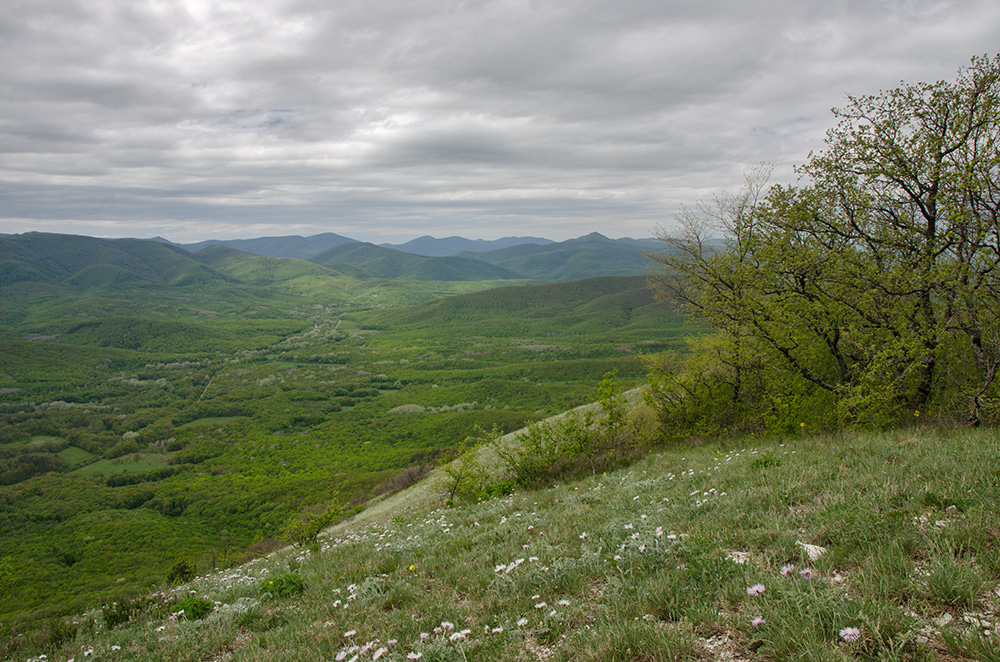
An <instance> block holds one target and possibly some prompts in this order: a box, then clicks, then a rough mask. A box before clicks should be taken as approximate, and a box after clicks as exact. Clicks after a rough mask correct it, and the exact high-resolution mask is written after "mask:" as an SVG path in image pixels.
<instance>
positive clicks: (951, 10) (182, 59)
mask: <svg viewBox="0 0 1000 662" xmlns="http://www.w3.org/2000/svg"><path fill="white" fill-rule="evenodd" d="M997 28H1000V7H996V6H994V4H993V3H989V2H987V1H986V0H976V1H973V2H957V1H956V2H937V1H933V0H880V1H878V2H871V1H870V0H841V1H839V2H828V1H822V2H821V1H819V0H810V1H805V2H796V3H789V2H779V1H778V0H770V1H767V2H754V3H748V2H745V1H740V2H737V1H735V0H726V1H718V2H712V3H706V2H703V1H698V2H694V1H691V2H681V1H677V0H674V1H670V2H664V1H663V0H648V1H640V0H636V1H634V2H625V3H607V2H604V1H603V0H601V1H598V0H559V1H555V0H479V1H471V0H470V1H461V0H455V1H453V2H442V1H441V0H405V1H404V0H391V1H390V0H382V1H377V2H376V1H372V0H340V1H338V2H336V3H330V2H327V1H326V0H322V1H320V0H287V1H286V0H259V1H258V2H254V3H252V4H251V5H250V6H249V10H248V8H247V6H246V5H240V6H236V5H231V4H229V3H225V2H222V1H221V0H217V1H216V0H205V1H203V2H198V3H189V4H188V3H169V2H168V3H163V2H154V1H152V0H148V1H147V0H135V1H134V2H129V3H121V2H112V1H110V0H109V1H107V2H94V3H79V2H73V1H70V0H66V1H65V2H59V1H58V0H31V1H28V0H12V2H11V3H9V7H6V8H5V12H4V13H3V16H2V17H0V64H3V65H4V66H3V67H0V193H2V196H0V232H12V231H23V230H26V229H31V228H33V227H36V228H38V229H43V227H44V228H49V229H51V228H53V227H59V228H73V227H81V228H85V229H87V230H88V231H90V232H97V231H98V230H100V233H102V234H106V235H115V234H133V235H147V236H148V235H151V234H163V233H165V232H168V231H172V232H176V233H178V234H177V236H170V238H172V239H175V240H177V241H187V240H192V241H193V240H197V239H201V238H206V237H212V236H215V237H218V236H253V235H257V234H272V235H273V234H284V233H314V232H322V231H328V230H329V231H335V232H340V233H343V234H349V235H350V234H352V233H354V234H353V235H352V236H358V237H359V238H363V239H368V238H371V239H378V238H379V236H380V235H384V236H392V237H394V238H406V237H408V236H416V235H420V234H428V233H429V234H442V235H443V234H456V233H459V232H461V233H463V234H468V235H476V236H498V235H500V234H514V233H530V234H545V233H546V232H544V231H543V230H546V229H549V231H548V232H549V234H551V235H552V236H553V237H554V238H562V237H566V236H573V235H576V234H583V233H585V232H590V231H593V230H598V231H605V232H610V233H612V234H614V233H615V232H617V231H619V230H620V231H621V232H622V234H631V235H633V236H638V235H645V234H648V233H649V232H650V231H651V230H652V229H653V228H654V227H655V226H656V225H658V224H661V223H669V220H670V217H671V215H672V214H673V213H674V212H676V211H677V209H678V208H679V206H680V205H681V204H692V203H693V202H695V201H696V200H697V199H698V198H699V197H705V196H706V195H707V196H710V195H712V194H713V193H715V192H718V191H720V190H722V189H726V188H733V187H735V186H738V185H739V184H740V182H741V173H742V171H743V170H744V169H745V168H746V167H747V166H748V165H752V164H755V163H758V162H760V161H770V162H774V163H775V164H776V165H777V166H778V167H777V169H776V171H775V174H776V177H786V178H788V177H792V176H793V175H792V172H791V166H792V164H794V163H796V162H801V161H803V160H804V159H805V158H806V155H807V154H808V152H809V150H810V149H816V148H819V147H821V146H822V139H823V133H824V131H825V129H826V128H827V127H828V126H829V125H830V122H831V116H830V114H829V109H830V107H832V106H836V105H840V104H842V103H843V101H844V95H845V94H848V93H853V94H864V93H872V92H876V91H878V90H879V89H884V88H888V87H892V86H894V85H896V84H898V82H899V81H900V80H908V81H917V80H934V79H939V78H950V77H952V76H954V74H955V71H956V69H957V68H958V67H959V66H961V65H962V64H964V63H966V62H967V61H968V59H969V57H971V56H972V55H976V54H981V53H984V52H987V51H988V50H989V49H995V48H996V40H995V35H996V33H997ZM77 224H79V225H77ZM143 229H149V230H151V231H149V232H143V231H142V230H143ZM126 230H127V232H126ZM161 230H162V232H161ZM168 236H169V235H168Z"/></svg>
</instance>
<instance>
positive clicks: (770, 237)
mask: <svg viewBox="0 0 1000 662" xmlns="http://www.w3.org/2000/svg"><path fill="white" fill-rule="evenodd" d="M833 113H834V115H835V117H836V120H837V122H836V124H835V126H834V127H833V128H831V129H830V130H829V131H828V132H827V136H826V143H825V149H823V150H822V151H820V152H818V153H813V154H810V155H809V158H808V160H807V161H806V163H805V164H804V165H802V166H801V167H800V168H799V173H800V175H802V178H801V180H800V182H799V185H797V186H780V185H774V186H768V184H767V179H768V176H769V174H770V172H769V169H768V168H766V167H764V168H758V169H756V170H754V171H752V172H751V173H750V174H749V175H748V177H747V183H746V186H745V187H744V188H743V190H742V191H741V192H740V193H739V194H736V195H729V196H723V197H720V198H718V199H716V200H715V201H714V202H713V203H711V204H702V205H699V206H698V207H697V208H694V209H689V210H686V212H685V213H684V214H683V215H682V217H681V219H680V220H681V223H680V229H679V230H678V231H675V232H670V233H668V232H665V231H661V232H660V234H659V236H660V238H661V239H662V240H663V241H664V242H665V243H666V247H667V249H668V250H666V251H664V252H663V253H662V254H660V255H657V256H654V257H655V259H656V260H657V261H658V262H659V263H660V264H661V266H662V270H661V272H660V273H659V275H658V276H656V277H655V278H654V285H655V286H656V288H657V290H658V291H659V292H660V294H661V295H663V296H669V297H676V298H679V299H680V300H681V301H682V302H683V303H684V304H685V305H686V307H687V309H688V310H689V311H690V312H691V313H692V314H694V315H695V316H696V317H697V318H699V319H700V320H702V321H703V322H705V323H707V324H709V325H711V326H713V327H714V328H716V329H717V330H718V332H719V336H718V338H716V339H715V341H714V342H715V343H716V345H715V346H714V351H715V355H716V357H717V361H716V364H715V366H714V368H713V370H714V372H713V375H714V376H713V377H712V380H714V383H715V387H716V388H718V387H719V386H720V385H723V384H724V385H725V388H724V390H725V391H726V393H727V395H728V399H729V400H730V401H731V402H733V403H734V406H735V407H736V410H734V412H736V411H742V414H734V415H737V416H740V415H742V416H746V415H747V412H748V411H749V408H755V409H756V410H757V411H758V412H759V411H761V410H762V409H763V410H770V411H772V412H773V411H775V408H776V407H779V408H780V406H785V407H786V409H787V408H788V403H789V399H790V398H791V399H792V400H794V401H795V402H797V403H799V406H800V407H815V406H816V405H817V404H819V403H820V402H822V404H823V407H824V409H825V410H826V411H828V412H829V413H830V415H831V416H833V415H837V416H839V417H840V422H843V421H845V420H847V421H849V422H854V423H857V422H864V423H871V424H875V425H886V424H891V423H894V422H896V421H898V420H899V418H900V417H901V416H918V415H920V413H921V410H925V414H926V410H928V409H930V410H933V411H934V412H936V413H938V414H940V415H942V416H951V417H954V416H961V417H964V418H965V419H966V420H968V421H970V422H971V423H973V424H978V423H979V422H980V421H983V420H985V419H990V420H992V419H993V418H995V416H996V414H997V400H996V397H997V385H996V376H997V368H998V366H1000V276H998V271H997V267H998V263H1000V149H998V147H1000V56H998V57H994V58H992V59H990V58H987V57H980V58H974V59H973V60H972V62H971V64H970V65H969V66H968V67H965V68H963V69H961V70H959V72H958V75H957V77H956V79H955V80H954V81H940V82H937V83H917V84H906V83H904V84H901V85H900V86H899V87H897V88H895V89H892V90H888V91H884V92H881V93H879V94H875V95H867V96H849V97H848V98H847V104H846V105H845V106H844V107H843V108H838V109H835V110H834V111H833ZM703 372H704V371H703ZM705 374H707V373H705ZM689 378H690V377H689ZM672 379H674V381H675V382H676V379H677V377H676V376H674V377H672ZM702 382H703V383H707V382H705V378H704V375H703V378H702ZM676 385H677V384H676V383H675V384H674V387H676ZM686 388H688V389H693V387H691V386H690V385H688V386H687V387H686ZM693 392H694V391H693V390H692V393H693ZM779 401H780V403H779ZM827 405H832V406H827ZM792 408H793V409H794V407H792ZM787 415H788V416H794V413H793V412H789V413H788V414H787ZM802 415H803V414H800V417H801V416H802ZM787 422H790V419H789V421H786V423H787ZM829 422H832V419H830V421H829Z"/></svg>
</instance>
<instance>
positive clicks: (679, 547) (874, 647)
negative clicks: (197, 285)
mask: <svg viewBox="0 0 1000 662" xmlns="http://www.w3.org/2000/svg"><path fill="white" fill-rule="evenodd" d="M998 476H1000V438H998V435H997V433H996V431H993V430H979V431H957V432H941V431H937V430H932V429H913V430H907V431H900V432H897V433H889V434H884V435H861V436H844V437H836V438H795V439H782V440H773V441H757V442H737V441H730V440H719V441H715V442H711V443H706V444H703V445H701V446H698V447H691V448H684V449H671V450H664V451H662V452H659V453H655V454H652V455H650V456H649V457H647V458H646V459H644V460H642V461H640V462H639V463H637V464H636V465H634V466H632V467H630V468H628V469H625V470H622V471H618V472H614V473H609V474H607V475H598V476H593V477H588V478H584V479H583V480H579V481H566V482H563V483H560V484H559V485H557V486H553V487H551V488H548V489H543V490H539V491H534V492H525V493H517V494H514V495H512V496H510V497H504V498H497V499H493V500H490V501H487V502H484V503H481V504H466V505H459V506H457V507H453V508H442V507H441V506H440V504H441V498H440V497H439V496H437V494H436V491H435V489H434V485H433V480H434V479H433V478H430V479H428V480H427V481H425V482H424V483H422V484H419V485H417V486H415V487H414V488H411V490H410V491H408V492H404V493H401V494H400V495H397V496H396V497H394V498H392V499H389V500H386V501H385V502H384V503H383V504H382V505H381V506H379V507H373V508H372V509H371V510H370V511H369V512H368V513H367V515H366V516H365V518H364V519H362V518H358V519H357V520H355V521H353V522H350V523H348V524H346V525H342V526H340V527H338V529H336V530H335V531H333V532H332V534H331V535H330V537H329V538H327V539H325V540H324V541H323V542H322V548H321V549H318V550H315V551H313V552H309V551H307V550H290V551H288V552H284V553H278V554H275V555H273V556H271V557H268V558H266V559H260V560H258V561H255V562H253V563H251V564H250V565H247V566H244V567H241V568H236V569H232V570H229V571H225V572H222V573H219V574H216V575H212V576H207V577H203V578H200V579H198V580H196V581H195V582H193V583H192V584H191V585H190V586H185V587H181V588H179V589H177V590H176V591H174V595H175V596H180V597H184V596H189V595H191V594H195V595H205V596H207V597H208V598H209V599H210V600H212V601H215V602H216V606H217V607H218V611H217V612H216V613H214V614H211V615H209V617H208V618H206V619H204V620H200V621H185V620H183V618H180V619H178V620H176V621H175V620H171V619H170V618H169V611H170V610H171V609H174V608H175V607H166V608H164V610H162V611H161V612H160V613H158V614H157V613H156V612H155V611H153V612H149V614H148V615H146V616H144V617H142V618H139V619H137V621H138V622H137V623H136V624H134V625H129V626H125V627H122V628H119V629H115V630H111V631H103V630H100V629H99V628H98V630H97V631H95V630H93V629H91V630H88V629H87V628H84V629H82V630H81V632H80V633H79V634H78V635H77V637H76V639H75V640H73V641H72V642H70V643H68V644H66V645H65V647H64V648H62V650H50V651H48V654H49V658H50V659H65V658H66V657H69V656H72V655H73V654H77V655H79V651H80V650H81V649H83V650H87V649H88V648H90V647H93V650H94V651H95V655H98V656H101V655H105V654H110V653H112V652H113V653H114V655H115V659H123V660H124V659H143V660H187V659H240V660H247V661H253V660H267V661H268V662H277V661H279V660H302V659H352V658H353V656H354V655H359V656H360V658H359V659H374V655H375V653H376V652H377V651H378V650H380V649H381V648H383V647H384V648H385V649H386V651H384V652H383V653H382V654H381V655H380V659H383V660H386V659H392V660H405V659H414V656H416V655H417V654H420V655H421V657H420V658H419V659H423V660H466V659H491V660H501V659H503V660H528V659H554V660H659V659H664V660H666V659H717V660H721V659H744V660H778V659H792V658H795V659H810V660H845V659H846V660H854V659H913V660H922V659H926V660H934V659H939V660H953V659H970V660H971V659H990V660H993V659H997V657H996V649H995V648H992V647H991V638H990V636H986V635H983V634H982V633H981V629H980V628H977V627H976V624H980V625H981V624H982V623H983V622H987V623H989V624H990V627H992V623H993V622H994V620H995V618H994V614H995V610H996V609H997V607H998V604H997V603H998V595H997V593H996V591H997V584H998V580H1000V549H998V548H1000V541H998V536H997V534H998V524H997V523H998V521H1000V488H998ZM799 542H805V543H809V544H814V545H821V546H823V547H824V548H826V550H827V551H826V553H825V554H823V555H822V556H821V557H820V558H818V559H816V560H810V559H809V558H808V556H807V552H806V549H805V548H804V547H802V546H801V545H800V544H799ZM786 565H794V569H793V570H791V571H789V572H787V573H786V574H782V572H781V569H782V568H783V567H784V566H786ZM803 570H808V571H809V572H808V573H807V574H805V575H803V574H800V571H803ZM289 572H293V573H295V574H296V575H298V576H301V577H302V578H303V579H304V582H305V590H304V592H303V593H302V594H301V595H291V596H287V595H286V596H282V595H280V591H276V590H275V589H274V587H275V584H274V583H271V582H276V583H277V585H278V586H279V587H280V586H282V585H283V584H282V580H281V579H279V577H281V576H282V575H285V574H287V573H289ZM809 575H811V577H810V576H809ZM757 585H759V586H760V587H762V588H761V589H759V590H758V591H748V588H750V587H755V586H757ZM761 590H762V592H761V593H760V594H757V595H751V593H758V592H760V591H761ZM161 598H162V599H163V600H167V599H169V595H168V594H164V595H163V596H161ZM95 616H96V613H95V614H94V615H91V616H90V617H89V618H94V617H95ZM755 618H760V619H763V621H764V622H763V624H760V625H759V627H755V626H754V624H753V622H754V619H755ZM949 619H950V622H948V623H945V621H948V620H949ZM975 619H978V620H975ZM970 622H971V624H970ZM449 624H452V625H453V627H454V629H453V630H452V629H451V628H450V625H449ZM845 628H857V629H858V633H859V639H858V640H857V641H854V642H849V641H845V639H844V638H843V637H842V636H841V634H840V633H841V631H842V630H844V629H845ZM421 633H427V636H426V637H422V635H421ZM456 634H458V635H460V636H455V635H456ZM845 634H846V635H848V636H849V634H850V633H849V631H845ZM997 634H1000V633H997ZM997 634H994V635H991V636H993V637H995V636H997ZM393 641H394V643H392V642H393ZM368 642H372V644H371V645H370V647H368V648H367V650H365V649H364V648H363V647H364V646H365V645H366V644H367V643H368ZM113 646H114V647H119V648H118V649H115V650H113V649H112V647H113ZM352 647H354V648H352ZM359 647H360V648H359ZM29 652H31V653H36V654H37V653H38V652H40V651H27V650H24V651H19V653H25V654H27V653H29ZM341 653H344V655H343V656H340V654H341ZM60 655H62V657H61V658H60V657H59V656H60ZM21 657H22V658H24V657H26V655H21Z"/></svg>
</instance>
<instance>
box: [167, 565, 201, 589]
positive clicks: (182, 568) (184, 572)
mask: <svg viewBox="0 0 1000 662" xmlns="http://www.w3.org/2000/svg"><path fill="white" fill-rule="evenodd" d="M197 574H198V569H197V568H195V567H194V564H193V563H191V562H189V561H178V562H177V563H175V564H174V567H172V568H170V573H169V574H168V575H167V581H168V582H169V583H171V584H184V583H185V582H189V581H191V580H192V579H194V577H195V575H197Z"/></svg>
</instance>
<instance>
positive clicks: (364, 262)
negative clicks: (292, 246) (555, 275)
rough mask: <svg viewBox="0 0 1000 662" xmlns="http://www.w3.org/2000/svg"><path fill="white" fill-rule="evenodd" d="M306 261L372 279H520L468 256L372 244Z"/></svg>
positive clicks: (349, 246) (339, 249)
mask: <svg viewBox="0 0 1000 662" xmlns="http://www.w3.org/2000/svg"><path fill="white" fill-rule="evenodd" d="M309 261H310V262H313V263H315V264H320V265H323V266H326V267H330V268H332V269H341V268H343V267H344V266H345V265H346V266H347V267H353V268H357V269H360V270H362V271H363V272H364V273H367V274H368V275H370V277H373V278H398V279H402V280H444V281H468V280H501V279H516V278H523V276H521V275H520V274H518V273H516V272H514V271H511V270H510V269H506V268H503V267H498V266H495V265H492V264H489V263H487V262H483V261H480V260H477V259H473V258H468V257H425V256H422V255H414V254H413V253H404V252H403V251H397V250H395V249H392V248H384V247H382V246H376V245H374V244H367V243H351V244H342V245H340V246H336V247H334V248H331V249H329V250H326V251H323V252H322V253H320V254H319V255H315V256H313V257H311V258H310V259H309Z"/></svg>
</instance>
